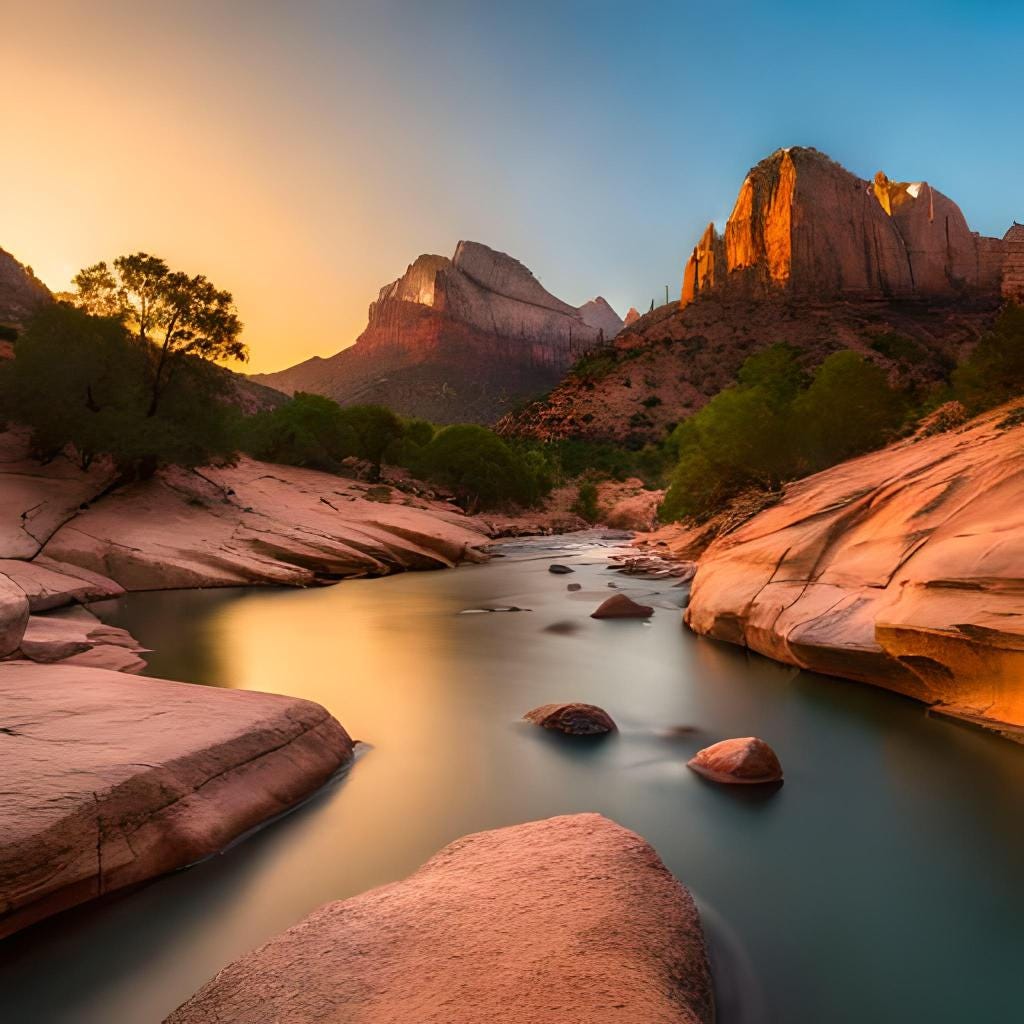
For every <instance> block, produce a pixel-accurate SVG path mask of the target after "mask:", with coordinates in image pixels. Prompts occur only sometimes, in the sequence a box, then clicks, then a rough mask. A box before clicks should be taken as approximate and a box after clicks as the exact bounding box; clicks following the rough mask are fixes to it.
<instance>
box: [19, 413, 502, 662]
mask: <svg viewBox="0 0 1024 1024" xmlns="http://www.w3.org/2000/svg"><path fill="white" fill-rule="evenodd" d="M114 481H115V474H114V471H113V469H112V468H111V467H110V466H107V465H104V464H102V463H95V464H94V465H93V466H92V467H90V469H89V470H88V471H83V470H81V469H80V468H79V467H78V466H77V465H76V464H75V463H74V462H72V461H71V460H69V459H68V458H66V457H65V456H63V455H60V456H58V457H57V458H55V459H52V460H51V461H50V462H48V463H45V464H43V463H39V462H37V461H35V460H33V459H32V458H30V455H29V444H28V437H27V434H26V433H25V432H22V431H9V432H7V433H4V434H0V584H4V586H5V589H6V590H7V591H8V592H17V591H20V592H22V593H23V594H24V596H25V598H26V599H27V601H28V604H29V606H30V608H31V610H32V611H33V612H35V611H43V610H45V609H48V608H54V607H59V606H60V605H61V604H66V603H69V602H72V601H79V602H81V601H89V600H95V599H98V598H102V597H111V596H116V595H117V594H120V593H122V592H123V591H124V590H126V589H127V590H154V589H165V588H177V587H210V586H234V585H246V584H288V585H298V586H306V585H310V584H314V583H318V582H327V581H330V580H334V579H340V578H343V577H349V576H366V575H384V574H387V573H390V572H395V571H400V570H404V569H429V568H442V567H446V566H451V565H454V564H456V563H458V562H460V561H463V560H467V559H468V560H471V561H475V560H480V559H481V558H483V557H484V555H483V551H482V548H483V547H484V545H485V544H486V542H487V540H488V535H487V527H486V526H485V525H484V524H483V523H481V522H478V521H477V520H474V519H473V518H471V517H469V516H466V515H463V514H462V513H461V512H460V511H459V510H458V509H457V508H454V507H453V506H452V505H450V504H448V503H445V502H438V501H428V500H425V499H422V498H419V497H413V496H409V495H406V494H403V493H402V492H401V491H397V490H395V491H391V492H390V493H387V494H384V495H383V499H384V500H375V499H380V498H381V497H382V496H381V494H380V491H381V489H380V488H377V489H376V490H374V489H372V488H371V487H370V486H369V485H367V484H365V483H361V482H359V481H356V480H349V479H345V478H342V477H338V476H334V475H332V474H328V473H320V472H316V471H314V470H304V469H297V468H294V467H289V466H276V465H274V466H272V465H268V464H265V463H260V462H254V461H253V460H251V459H241V460H239V462H238V463H237V464H236V465H234V466H230V467H224V468H206V469H200V470H188V471H186V470H179V469H167V470H162V471H161V472H160V473H158V474H157V476H156V477H154V478H153V479H151V480H147V481H145V482H141V483H136V484H131V485H129V486H124V487H117V488H113V484H114ZM112 488H113V489H112ZM383 490H384V491H388V489H387V488H384V489H383ZM11 600H13V598H12V599H11ZM8 618H10V615H9V616H8ZM6 653H9V652H8V651H5V650H3V649H2V644H0V656H3V655H4V654H6Z"/></svg>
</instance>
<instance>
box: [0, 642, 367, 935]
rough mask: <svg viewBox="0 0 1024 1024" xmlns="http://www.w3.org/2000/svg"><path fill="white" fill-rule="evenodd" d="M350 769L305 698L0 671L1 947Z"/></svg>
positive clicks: (208, 848) (53, 668) (25, 667)
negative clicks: (0, 786)
mask: <svg viewBox="0 0 1024 1024" xmlns="http://www.w3.org/2000/svg"><path fill="white" fill-rule="evenodd" d="M124 653H126V654H130V652H128V651H125V652H124ZM351 759H352V741H351V740H350V739H349V737H348V735H347V734H346V732H345V730H344V729H342V727H341V726H340V725H339V724H338V723H337V722H336V721H335V720H334V719H333V718H332V717H331V716H330V715H329V714H328V713H327V712H326V711H325V710H324V709H323V708H322V707H320V705H319V704H313V703H312V702H310V701H305V700H296V699H294V698H292V697H280V696H276V695H274V694H267V693H248V692H244V691H239V690H221V689H217V688H215V687H208V686H195V685H193V684H190V683H172V682H168V681H166V680H163V679H147V680H146V681H145V683H141V682H140V681H139V680H137V679H135V678H133V677H131V676H126V675H124V674H122V673H120V672H109V671H104V670H102V669H96V668H82V667H79V666H75V667H72V666H68V665H34V664H32V663H30V662H24V661H22V662H6V663H4V664H0V778H3V780H4V790H5V795H4V799H3V801H2V802H0V830H2V834H3V842H2V844H0V937H2V936H5V935H10V934H11V933H12V932H15V931H17V930H18V929H20V928H24V927H25V926H26V925H29V924H32V923H33V922H35V921H38V920H40V919H42V918H44V917H47V916H49V915H50V914H55V913H57V912H58V911H60V910H64V909H66V908H68V907H72V906H75V905H76V904H78V903H83V902H85V901H86V900H89V899H92V898H94V897H97V896H101V895H103V894H105V893H108V892H111V891H113V890H115V889H119V888H122V887H123V886H127V885H133V884H135V883H138V882H142V881H145V880H146V879H149V878H153V877H154V876H156V875H160V874H163V873H165V872H167V871H172V870H174V869H175V868H180V867H184V866H185V865H187V864H191V863H192V862H194V861H197V860H200V859H201V858H203V857H206V856H208V855H209V854H211V853H216V852H217V851H219V850H222V849H223V848H224V847H225V846H227V845H228V844H229V843H230V842H231V841H232V840H234V839H236V838H237V837H239V836H240V835H243V834H244V833H245V832H248V831H249V830H250V829H252V828H254V827H256V826H258V825H260V824H261V823H263V822H265V821H267V820H268V819H270V818H273V817H275V816H277V815H278V814H281V813H282V812H284V811H287V810H288V809H289V808H291V807H293V806H295V805H296V804H297V803H299V802H301V801H302V800H303V799H304V798H305V797H307V796H309V795H310V794H311V793H313V792H314V791H315V790H317V789H319V788H320V786H322V785H323V784H324V783H325V782H326V781H327V780H328V779H329V778H330V777H331V776H332V775H333V774H334V773H335V772H336V771H337V770H338V769H339V768H341V767H342V766H343V765H346V764H348V763H349V762H350V761H351Z"/></svg>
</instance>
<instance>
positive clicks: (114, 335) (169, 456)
mask: <svg viewBox="0 0 1024 1024" xmlns="http://www.w3.org/2000/svg"><path fill="white" fill-rule="evenodd" d="M14 351H15V358H14V359H13V360H11V361H9V362H7V363H5V364H3V365H2V366H0V419H5V420H12V421H16V422H20V423H24V424H26V425H27V426H29V427H30V428H31V430H32V435H33V440H34V444H35V447H36V449H37V450H38V452H39V454H40V455H41V456H42V457H43V458H49V457H52V456H53V455H55V454H56V453H57V452H59V451H60V450H61V449H62V448H64V447H65V446H67V445H70V446H72V447H73V449H74V451H75V453H76V455H77V457H78V459H79V461H80V463H81V465H82V466H84V467H87V466H89V465H90V464H91V463H92V462H93V460H94V459H95V458H96V457H97V456H99V455H104V454H105V455H110V456H111V457H112V458H113V459H114V460H115V462H116V463H117V465H118V466H119V468H120V469H121V470H122V471H123V472H124V473H125V474H127V475H129V476H131V475H143V476H144V475H147V474H148V473H151V472H152V471H153V470H154V469H155V468H156V466H157V465H158V464H159V463H161V462H172V463H177V464H180V465H186V466H194V465H199V464H201V463H205V462H210V461H212V460H215V459H217V458H223V457H226V456H229V455H230V454H231V453H232V452H233V450H234V423H235V420H236V418H237V413H236V412H235V410H234V409H233V408H232V407H230V406H228V405H227V404H226V403H225V402H224V397H225V393H226V390H227V382H228V378H227V376H226V375H225V374H224V373H223V372H222V371H220V370H218V369H216V368H215V367H213V366H211V365H210V364H208V363H206V362H205V361H204V360H202V359H200V358H198V357H195V356H184V357H182V358H181V359H180V360H179V361H178V365H177V366H176V368H175V373H174V375H173V377H172V378H169V379H168V380H167V381H166V383H165V386H164V389H163V393H162V399H163V400H162V402H161V403H160V407H159V409H158V410H157V411H156V412H150V411H149V410H150V406H151V401H152V390H151V383H152V378H151V368H152V362H151V356H152V352H151V350H150V348H149V347H148V346H141V345H140V344H139V343H138V341H137V339H135V338H133V337H132V336H131V334H130V333H129V331H128V330H127V329H126V328H125V326H124V324H123V323H122V322H121V320H120V319H119V318H114V317H96V316H90V315H88V314H87V313H85V312H83V311H81V310H78V309H74V308H72V307H70V306H67V305H55V306H51V307H49V308H47V309H44V310H42V311H41V312H40V313H38V314H36V316H35V317H34V318H33V319H32V321H31V323H30V324H29V326H28V328H27V329H26V330H25V331H24V332H23V333H22V334H21V336H20V337H19V338H18V340H17V341H16V342H15V346H14Z"/></svg>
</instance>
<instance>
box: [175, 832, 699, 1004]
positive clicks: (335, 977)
mask: <svg viewBox="0 0 1024 1024" xmlns="http://www.w3.org/2000/svg"><path fill="white" fill-rule="evenodd" d="M713 1019H714V1009H713V1004H712V994H711V982H710V974H709V971H708V963H707V957H706V954H705V950H704V938H703V932H702V930H701V924H700V918H699V916H698V913H697V908H696V907H695V906H694V903H693V900H692V898H691V897H690V894H689V893H688V892H687V891H686V889H685V888H683V886H682V885H680V884H679V882H677V881H676V880H675V879H674V878H673V877H672V875H671V874H669V872H668V870H667V869H666V868H665V865H664V864H662V862H661V860H660V859H659V858H658V855H657V854H656V853H655V852H654V850H653V849H652V848H651V847H650V846H649V845H648V844H647V843H646V842H645V841H644V840H643V839H642V838H641V837H640V836H638V835H636V834H635V833H633V832H629V831H628V830H626V829H624V828H622V827H621V826H619V825H616V824H615V823H614V822H611V821H609V820H608V819H607V818H603V817H601V816H600V815H597V814H578V815H570V816H566V817H560V818H549V819H548V820H546V821H536V822H530V823H528V824H525V825H516V826H514V827H512V828H505V829H498V830H497V831H493V832H480V833H477V834H476V835H471V836H467V837H465V838H463V839H459V840H457V841H456V842H454V843H452V844H451V845H450V846H448V847H446V848H445V849H443V850H442V851H441V852H440V853H438V854H437V855H436V856H435V857H433V858H432V859H431V860H429V861H428V862H427V863H426V864H425V865H424V866H423V867H422V868H420V869H419V871H417V872H416V873H415V874H413V875H411V876H410V877H409V878H407V879H405V880H404V881H401V882H396V883H394V884H392V885H386V886H384V887H382V888H380V889H374V890H372V891H371V892H368V893H364V894H363V895H361V896H356V897H354V898H352V899H349V900H345V901H342V902H338V903H329V904H327V905H326V906H324V907H321V908H320V909H319V910H317V911H314V913H312V914H311V915H310V916H309V917H307V918H306V919H305V920H304V921H302V922H300V923H299V924H298V925H296V926H295V927H294V928H291V929H289V930H288V931H286V932H285V933H284V934H283V935H280V936H279V937H278V938H276V939H274V940H273V941H271V942H270V943H268V944H267V945H265V946H263V947H261V948H260V949H257V950H256V951H255V952H253V953H250V954H248V955H247V956H244V957H242V959H240V960H237V961H236V962H235V963H233V964H231V965H230V966H228V967H226V968H225V969H224V970H223V971H221V972H220V973H219V974H218V975H217V976H216V977H215V978H214V979H213V980H212V981H210V982H208V983H207V984H206V985H204V986H203V988H201V989H200V990H199V992H197V993H196V995H194V996H193V997H192V998H191V999H190V1000H188V1002H186V1003H185V1004H184V1005H183V1006H181V1007H179V1008H178V1009H177V1010H176V1011H175V1012H174V1013H172V1014H171V1016H170V1017H168V1018H167V1024H226V1022H229V1021H230V1022H231V1024H270V1022H273V1024H311V1022H313V1021H315V1022H317V1024H371V1022H373V1024H385V1022H386V1024H495V1022H499V1021H500V1022H505V1024H513V1022H514V1024H609V1022H610V1024H710V1022H711V1021H712V1020H713Z"/></svg>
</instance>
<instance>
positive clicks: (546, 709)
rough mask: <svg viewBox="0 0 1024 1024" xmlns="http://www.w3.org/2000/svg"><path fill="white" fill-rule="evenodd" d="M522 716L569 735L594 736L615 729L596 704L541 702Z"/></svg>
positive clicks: (546, 727) (610, 720)
mask: <svg viewBox="0 0 1024 1024" xmlns="http://www.w3.org/2000/svg"><path fill="white" fill-rule="evenodd" d="M523 718H525V719H526V720H527V721H528V722H533V724H534V725H540V726H543V727H544V728H545V729H557V730H558V731H559V732H565V733H568V734H569V735H570V736H596V735H598V734H599V733H606V732H613V731H614V730H615V722H614V721H613V720H612V717H611V715H609V714H608V712H607V711H605V710H604V708H599V707H598V706H597V705H596V704H542V705H541V706H540V707H539V708H534V709H533V710H532V711H527V712H526V714H525V715H523Z"/></svg>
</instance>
